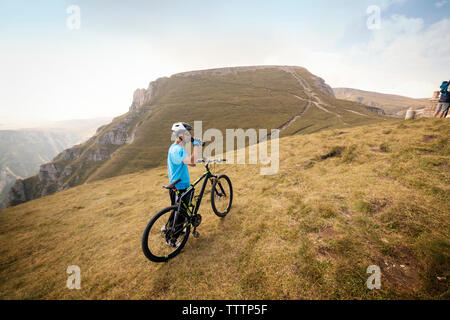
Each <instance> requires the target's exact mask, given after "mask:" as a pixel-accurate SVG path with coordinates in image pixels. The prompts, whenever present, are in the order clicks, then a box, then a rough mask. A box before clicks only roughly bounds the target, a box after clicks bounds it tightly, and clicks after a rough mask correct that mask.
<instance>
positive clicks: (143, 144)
mask: <svg viewBox="0 0 450 320" xmlns="http://www.w3.org/2000/svg"><path fill="white" fill-rule="evenodd" d="M294 70H295V71H296V72H297V74H298V75H299V76H301V77H302V78H303V79H305V81H308V82H309V85H310V87H311V88H312V89H311V90H313V92H315V93H317V94H320V95H321V96H326V94H324V93H323V94H322V93H321V92H320V90H319V89H318V88H317V87H316V86H315V85H314V83H313V77H314V76H313V75H311V74H310V73H309V72H308V71H307V70H306V69H303V68H295V69H294ZM301 99H303V100H301ZM309 99H310V97H309V95H308V92H306V90H305V88H304V87H303V86H302V85H301V84H299V82H298V80H297V79H295V78H294V77H293V76H292V75H291V74H290V73H288V72H285V71H283V70H280V69H277V68H274V69H263V70H256V71H249V72H239V73H232V74H227V75H223V76H217V75H215V74H210V73H208V72H205V73H203V74H198V75H192V76H181V75H174V76H172V77H171V78H169V79H164V81H163V83H162V84H161V85H160V86H159V88H158V91H157V92H156V95H155V96H154V98H153V99H152V101H151V103H150V104H149V105H147V106H144V108H147V110H148V111H147V112H145V113H143V115H142V116H141V117H140V119H141V120H142V121H143V123H142V124H141V125H140V127H139V129H138V131H137V134H136V138H135V140H134V141H133V143H131V144H129V145H126V146H124V147H122V148H120V150H119V151H118V152H117V153H116V154H115V156H114V157H113V158H112V159H111V160H110V161H108V162H107V163H106V164H104V165H102V167H101V168H100V169H98V170H97V171H96V172H95V173H93V174H92V175H91V176H90V177H89V178H88V181H94V180H97V179H102V178H108V177H112V176H116V175H118V174H124V173H131V172H134V171H136V170H140V169H146V168H150V167H154V166H157V165H160V164H162V163H164V161H165V155H166V154H165V153H166V145H167V143H168V142H169V141H170V128H171V126H172V123H174V122H176V121H185V122H188V123H191V124H193V122H194V121H195V120H202V121H203V130H206V129H208V128H217V129H219V130H221V131H222V132H225V129H227V128H244V129H246V128H255V129H259V128H268V129H274V128H279V127H281V126H282V125H283V124H285V123H286V122H288V121H289V120H291V119H293V118H294V117H296V116H297V115H301V116H300V117H299V118H298V119H297V120H296V121H294V123H293V124H292V125H291V126H289V127H288V128H286V129H285V130H283V131H282V132H281V134H282V136H286V135H290V134H294V133H296V134H303V133H311V132H317V131H319V130H322V129H324V128H340V127H348V126H354V125H359V124H364V123H373V122H376V121H380V120H381V119H382V117H379V116H378V115H376V114H373V113H371V112H368V111H367V110H365V109H364V108H361V107H360V106H358V105H357V104H355V103H352V102H344V101H339V100H336V99H333V98H331V97H330V99H329V102H330V104H333V105H334V108H335V109H338V110H339V112H340V113H341V114H342V117H343V119H344V122H345V123H344V122H343V121H342V120H340V118H339V117H337V116H336V114H335V113H331V112H326V111H324V110H323V109H319V108H317V107H311V108H309V109H308V111H307V112H304V111H305V109H306V108H307V106H308V101H309ZM344 105H345V106H346V107H347V109H351V110H356V111H357V112H359V113H361V114H363V115H361V114H355V113H351V112H349V111H346V110H345V109H344V108H343V107H344ZM303 112H304V113H303Z"/></svg>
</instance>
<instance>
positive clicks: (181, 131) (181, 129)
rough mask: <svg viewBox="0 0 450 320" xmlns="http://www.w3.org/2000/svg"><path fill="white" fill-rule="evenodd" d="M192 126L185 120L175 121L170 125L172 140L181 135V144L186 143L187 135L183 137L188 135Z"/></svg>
mask: <svg viewBox="0 0 450 320" xmlns="http://www.w3.org/2000/svg"><path fill="white" fill-rule="evenodd" d="M191 130H192V127H191V126H190V125H189V124H187V123H186V122H176V123H174V124H173V125H172V140H176V139H178V137H180V136H183V139H182V140H183V144H184V143H186V141H185V140H186V139H189V137H185V136H186V135H190V132H189V131H191Z"/></svg>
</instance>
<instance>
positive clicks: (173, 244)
mask: <svg viewBox="0 0 450 320" xmlns="http://www.w3.org/2000/svg"><path fill="white" fill-rule="evenodd" d="M177 209H178V206H171V207H167V208H165V209H163V210H161V211H159V212H158V213H157V214H155V215H154V216H153V218H151V219H150V221H149V223H148V224H147V227H146V228H145V231H144V234H143V235H142V251H143V252H144V255H145V256H146V257H147V259H149V260H150V261H153V262H165V261H167V260H169V259H171V258H173V257H175V256H176V255H177V254H179V253H180V252H181V250H182V249H183V247H184V246H185V244H186V242H187V240H188V238H189V233H190V231H191V228H190V225H189V223H188V219H186V218H187V217H186V215H185V214H183V213H180V214H181V216H180V217H178V218H177V222H178V223H177V224H176V225H175V226H173V225H172V223H171V222H172V220H173V219H174V218H175V213H176V211H177Z"/></svg>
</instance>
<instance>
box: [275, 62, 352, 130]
mask: <svg viewBox="0 0 450 320" xmlns="http://www.w3.org/2000/svg"><path fill="white" fill-rule="evenodd" d="M282 70H283V71H285V72H287V73H289V74H291V75H292V76H293V77H294V78H295V79H296V80H297V82H298V83H299V84H300V86H301V87H302V88H303V89H304V92H305V93H306V95H307V96H308V99H304V98H301V97H299V96H297V95H295V94H292V95H293V96H294V97H295V98H297V99H299V100H303V101H308V102H309V104H308V106H307V107H306V108H305V110H304V111H303V112H302V113H300V114H299V115H296V116H295V117H294V118H292V119H291V120H289V121H288V122H287V123H285V124H284V125H283V126H281V128H280V130H283V129H286V128H287V127H289V126H290V125H291V124H292V123H293V122H294V121H295V120H297V119H298V118H299V117H301V116H302V115H303V114H304V113H305V111H306V110H307V109H309V107H310V105H311V103H312V104H314V105H315V106H316V107H317V108H318V109H320V110H322V111H324V112H327V113H331V114H334V115H335V116H336V117H338V119H339V120H340V121H341V122H342V123H343V124H344V125H348V124H347V123H346V122H345V121H344V120H342V116H341V115H340V114H338V113H336V112H333V111H330V110H329V109H327V108H326V106H329V105H328V104H326V103H324V102H323V101H322V99H320V97H319V96H318V95H317V93H315V92H314V91H313V89H312V88H311V87H310V86H309V85H308V83H307V82H306V81H304V80H303V79H302V78H301V77H300V76H299V75H298V74H297V72H295V70H293V69H292V68H290V67H284V68H282Z"/></svg>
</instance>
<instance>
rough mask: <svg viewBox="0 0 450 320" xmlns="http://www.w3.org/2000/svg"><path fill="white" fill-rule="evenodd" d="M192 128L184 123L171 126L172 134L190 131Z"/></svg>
mask: <svg viewBox="0 0 450 320" xmlns="http://www.w3.org/2000/svg"><path fill="white" fill-rule="evenodd" d="M191 130H192V127H191V126H190V125H189V124H187V123H186V122H175V123H174V124H173V125H172V132H179V131H191Z"/></svg>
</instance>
